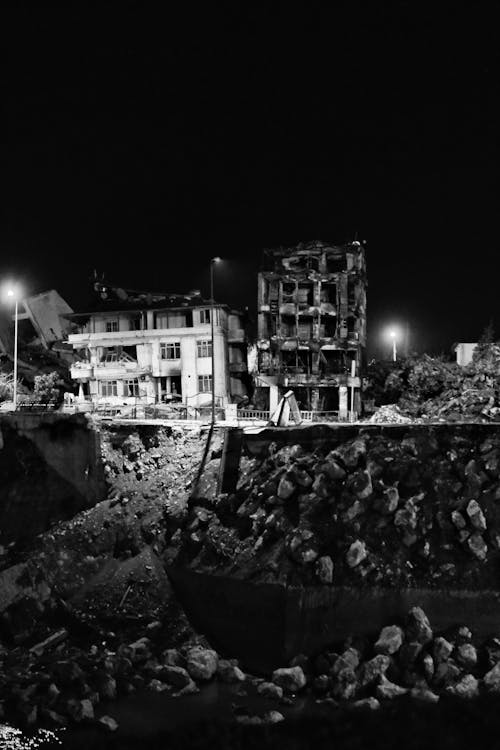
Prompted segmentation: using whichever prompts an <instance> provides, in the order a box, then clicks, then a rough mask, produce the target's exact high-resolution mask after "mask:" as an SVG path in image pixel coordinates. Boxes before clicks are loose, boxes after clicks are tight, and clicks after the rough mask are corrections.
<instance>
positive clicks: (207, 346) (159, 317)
mask: <svg viewBox="0 0 500 750" xmlns="http://www.w3.org/2000/svg"><path fill="white" fill-rule="evenodd" d="M97 286H98V287H99V289H98V291H99V297H98V299H97V301H96V303H95V304H94V305H93V306H91V307H90V308H89V309H88V310H87V311H82V312H77V313H73V314H72V315H70V316H68V317H69V318H70V319H71V320H72V321H73V323H74V324H76V325H77V327H78V333H72V334H71V335H69V336H68V343H70V344H71V345H72V347H73V349H74V350H75V353H76V354H77V356H78V357H79V361H78V362H76V363H75V364H74V365H73V366H72V368H71V377H72V378H74V379H75V380H76V381H77V382H78V383H79V385H80V397H81V398H82V397H83V398H86V399H89V400H92V401H93V402H95V403H102V402H105V403H108V404H136V403H143V404H154V403H159V402H177V403H181V404H184V405H186V406H193V407H198V406H203V405H208V404H211V403H212V375H211V353H212V344H211V321H210V316H211V306H210V302H209V301H207V300H204V299H203V298H202V297H201V296H200V293H199V292H198V291H193V292H190V293H189V294H186V295H162V294H153V293H151V294H145V293H136V292H130V291H127V290H124V289H118V288H111V287H106V286H103V285H97ZM243 317H244V316H243V313H241V312H239V311H236V310H230V309H229V308H228V307H227V306H226V305H223V304H219V303H216V304H214V357H215V389H214V392H215V403H216V405H218V406H226V405H227V404H228V403H236V402H238V401H239V400H241V399H242V398H243V397H244V396H246V391H247V389H246V376H247V343H246V334H245V330H244V319H243Z"/></svg>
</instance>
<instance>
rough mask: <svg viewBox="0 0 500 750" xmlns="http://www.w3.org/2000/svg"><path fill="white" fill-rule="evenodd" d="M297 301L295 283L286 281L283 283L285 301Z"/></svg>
mask: <svg viewBox="0 0 500 750" xmlns="http://www.w3.org/2000/svg"><path fill="white" fill-rule="evenodd" d="M290 302H295V284H291V283H289V282H286V283H284V284H283V303H284V304H286V303H290Z"/></svg>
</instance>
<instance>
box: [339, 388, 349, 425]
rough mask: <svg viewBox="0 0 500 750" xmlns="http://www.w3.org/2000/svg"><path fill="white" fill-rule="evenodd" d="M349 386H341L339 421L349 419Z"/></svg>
mask: <svg viewBox="0 0 500 750" xmlns="http://www.w3.org/2000/svg"><path fill="white" fill-rule="evenodd" d="M347 401H348V399H347V386H346V385H341V386H339V419H347V412H348V408H349V407H348V403H347Z"/></svg>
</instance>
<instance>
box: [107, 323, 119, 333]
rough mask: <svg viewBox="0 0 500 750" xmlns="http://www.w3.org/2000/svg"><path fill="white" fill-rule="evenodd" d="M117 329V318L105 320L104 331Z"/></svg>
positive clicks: (109, 331) (108, 331)
mask: <svg viewBox="0 0 500 750" xmlns="http://www.w3.org/2000/svg"><path fill="white" fill-rule="evenodd" d="M118 330H119V328H118V321H117V320H107V321H106V333H116V332H117V331H118Z"/></svg>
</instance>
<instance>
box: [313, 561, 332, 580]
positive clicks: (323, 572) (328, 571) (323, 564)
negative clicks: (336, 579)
mask: <svg viewBox="0 0 500 750" xmlns="http://www.w3.org/2000/svg"><path fill="white" fill-rule="evenodd" d="M315 572H316V576H317V577H318V579H319V580H320V581H321V583H324V584H328V583H332V581H333V560H332V558H331V557H330V556H329V555H325V556H323V557H320V558H319V559H318V560H317V561H316V566H315Z"/></svg>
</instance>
